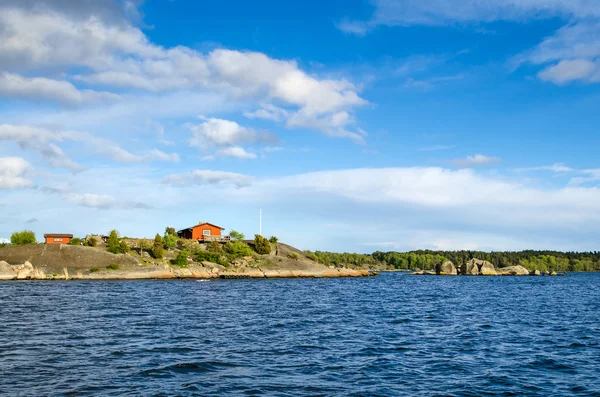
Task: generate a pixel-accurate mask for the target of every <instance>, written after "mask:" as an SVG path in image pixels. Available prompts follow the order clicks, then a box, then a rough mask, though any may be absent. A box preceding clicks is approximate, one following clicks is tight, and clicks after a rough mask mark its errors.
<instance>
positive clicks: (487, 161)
mask: <svg viewBox="0 0 600 397" xmlns="http://www.w3.org/2000/svg"><path fill="white" fill-rule="evenodd" d="M499 162H500V159H499V158H498V157H488V156H484V155H482V154H476V155H474V156H467V157H466V158H464V159H454V160H452V163H453V164H454V165H455V166H457V167H460V168H470V167H480V166H484V165H491V164H496V163H499Z"/></svg>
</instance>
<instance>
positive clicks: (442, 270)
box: [435, 261, 458, 276]
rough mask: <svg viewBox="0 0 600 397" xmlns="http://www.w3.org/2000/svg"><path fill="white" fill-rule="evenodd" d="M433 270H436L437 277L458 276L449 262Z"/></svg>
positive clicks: (452, 264)
mask: <svg viewBox="0 0 600 397" xmlns="http://www.w3.org/2000/svg"><path fill="white" fill-rule="evenodd" d="M435 270H436V273H437V274H439V275H445V276H456V275H457V274H458V271H457V270H456V267H455V266H454V263H452V262H451V261H446V262H444V263H442V264H441V265H438V266H436V269H435Z"/></svg>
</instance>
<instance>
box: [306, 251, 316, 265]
mask: <svg viewBox="0 0 600 397" xmlns="http://www.w3.org/2000/svg"><path fill="white" fill-rule="evenodd" d="M304 255H306V257H307V258H308V259H310V260H311V261H313V262H318V261H319V259H318V258H317V256H316V255H315V254H314V253H312V252H310V251H304Z"/></svg>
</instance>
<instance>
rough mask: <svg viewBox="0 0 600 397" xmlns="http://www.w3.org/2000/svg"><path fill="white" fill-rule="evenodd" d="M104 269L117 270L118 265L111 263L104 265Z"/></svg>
mask: <svg viewBox="0 0 600 397" xmlns="http://www.w3.org/2000/svg"><path fill="white" fill-rule="evenodd" d="M106 270H119V265H115V264H114V263H113V264H112V265H108V266H106Z"/></svg>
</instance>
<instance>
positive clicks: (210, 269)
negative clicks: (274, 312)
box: [0, 245, 374, 280]
mask: <svg viewBox="0 0 600 397" xmlns="http://www.w3.org/2000/svg"><path fill="white" fill-rule="evenodd" d="M372 275H374V273H372V272H370V271H368V270H362V269H350V268H345V267H335V268H334V267H330V266H325V265H321V264H318V263H315V262H312V261H308V260H305V259H303V258H301V259H299V260H298V259H295V260H292V259H289V258H287V257H281V256H277V255H265V256H264V257H261V258H260V260H259V261H253V260H250V258H249V259H248V260H240V261H237V262H236V263H232V264H230V265H229V266H222V265H219V264H216V263H212V262H190V263H189V264H188V265H187V266H186V267H179V266H174V265H172V264H170V263H169V261H166V260H162V261H154V262H148V261H145V260H140V258H136V257H134V256H132V255H129V254H111V253H109V252H106V251H103V250H99V249H96V248H91V247H80V246H46V245H36V246H29V247H14V248H3V249H2V250H0V280H141V279H185V278H190V279H241V278H253V279H261V278H331V277H368V276H372Z"/></svg>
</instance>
